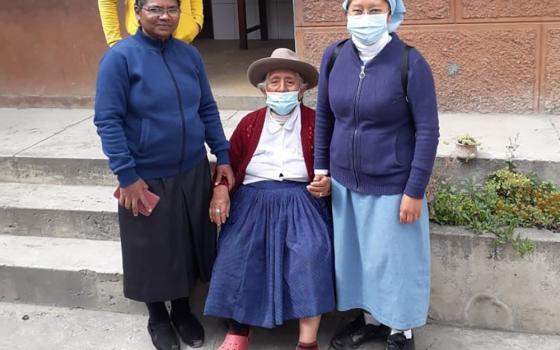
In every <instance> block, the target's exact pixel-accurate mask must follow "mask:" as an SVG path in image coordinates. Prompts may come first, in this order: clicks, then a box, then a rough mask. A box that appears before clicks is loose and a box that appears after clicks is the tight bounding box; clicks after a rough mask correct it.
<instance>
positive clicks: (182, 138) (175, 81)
mask: <svg viewBox="0 0 560 350" xmlns="http://www.w3.org/2000/svg"><path fill="white" fill-rule="evenodd" d="M164 50H165V46H163V44H162V46H161V57H162V58H163V63H165V67H166V68H167V71H168V72H169V75H170V76H171V80H173V85H175V92H176V93H177V101H178V102H179V113H180V114H181V158H180V159H179V172H178V173H179V174H180V173H181V170H182V168H183V161H184V158H185V114H184V111H183V101H182V100H181V93H180V91H179V85H178V84H177V79H175V76H174V75H173V72H172V71H171V67H169V63H168V62H167V59H166V58H165V52H164Z"/></svg>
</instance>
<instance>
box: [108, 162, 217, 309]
mask: <svg viewBox="0 0 560 350" xmlns="http://www.w3.org/2000/svg"><path fill="white" fill-rule="evenodd" d="M145 181H146V183H147V184H148V186H149V189H150V191H152V192H153V193H155V194H157V195H158V196H160V202H159V204H158V205H157V207H156V208H155V209H154V211H153V212H152V215H150V216H149V217H146V216H143V215H141V214H139V215H138V216H137V217H135V216H134V215H132V211H130V210H127V209H125V208H122V207H120V206H119V226H120V233H121V246H122V257H123V271H124V295H125V297H127V298H130V299H134V300H138V301H143V302H156V301H166V300H173V299H177V298H181V297H187V296H189V293H190V291H191V289H192V287H193V286H194V284H195V282H196V281H197V280H201V281H203V282H207V281H209V280H210V274H211V271H212V265H213V263H214V258H215V255H216V226H215V225H214V224H213V223H211V222H210V220H209V218H208V206H209V204H210V199H211V196H212V180H211V177H210V166H209V164H208V160H207V159H204V160H203V161H202V162H200V163H199V164H198V165H197V166H195V167H194V168H193V169H191V170H189V171H188V172H185V173H182V174H179V175H177V176H175V177H169V178H159V179H152V180H145Z"/></svg>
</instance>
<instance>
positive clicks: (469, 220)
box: [430, 167, 560, 256]
mask: <svg viewBox="0 0 560 350" xmlns="http://www.w3.org/2000/svg"><path fill="white" fill-rule="evenodd" d="M430 218H431V220H432V221H434V222H436V223H439V224H444V225H460V226H466V227H468V228H470V229H472V230H473V231H474V232H475V233H493V234H494V235H495V236H496V244H497V245H506V244H511V245H512V246H513V248H514V249H515V250H516V251H517V252H518V253H519V255H521V256H524V255H526V254H528V253H531V252H532V251H533V250H534V249H535V243H534V242H532V241H531V240H529V239H526V238H522V237H520V236H519V235H516V234H515V233H514V229H515V228H517V227H537V228H544V229H548V230H552V231H555V232H560V190H559V189H558V188H556V187H555V186H554V185H553V184H552V183H550V182H542V183H539V182H538V181H536V180H535V179H532V178H531V177H529V176H527V175H525V174H522V173H520V172H517V171H515V170H511V169H510V168H509V167H508V168H504V169H500V170H498V171H496V172H494V173H492V174H490V175H489V176H488V178H487V179H486V181H485V182H484V183H483V184H477V183H472V182H471V183H468V184H466V186H465V187H463V188H457V187H454V186H450V185H445V184H444V185H442V186H441V187H440V188H439V191H438V192H437V193H436V194H435V197H434V199H433V201H432V202H431V203H430Z"/></svg>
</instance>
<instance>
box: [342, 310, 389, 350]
mask: <svg viewBox="0 0 560 350" xmlns="http://www.w3.org/2000/svg"><path fill="white" fill-rule="evenodd" d="M390 332H391V330H390V329H389V327H387V326H385V325H379V326H374V325H372V324H366V323H365V321H364V316H363V315H362V314H360V315H359V316H358V317H356V319H355V320H354V321H352V322H351V323H350V324H348V325H347V326H346V327H345V328H344V329H343V330H342V331H340V332H339V333H337V334H336V335H335V336H334V338H332V340H331V347H332V348H334V349H336V350H350V349H357V348H359V347H360V345H362V344H364V343H366V342H369V341H374V340H377V341H385V340H386V339H387V337H388V336H389V333H390Z"/></svg>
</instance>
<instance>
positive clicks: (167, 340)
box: [148, 321, 181, 350]
mask: <svg viewBox="0 0 560 350" xmlns="http://www.w3.org/2000/svg"><path fill="white" fill-rule="evenodd" d="M148 333H150V337H152V343H153V344H154V346H155V347H156V349H157V350H180V349H181V344H180V343H179V339H177V334H175V331H174V330H173V327H172V326H171V323H169V322H164V323H156V324H152V323H151V322H150V321H148Z"/></svg>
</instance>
